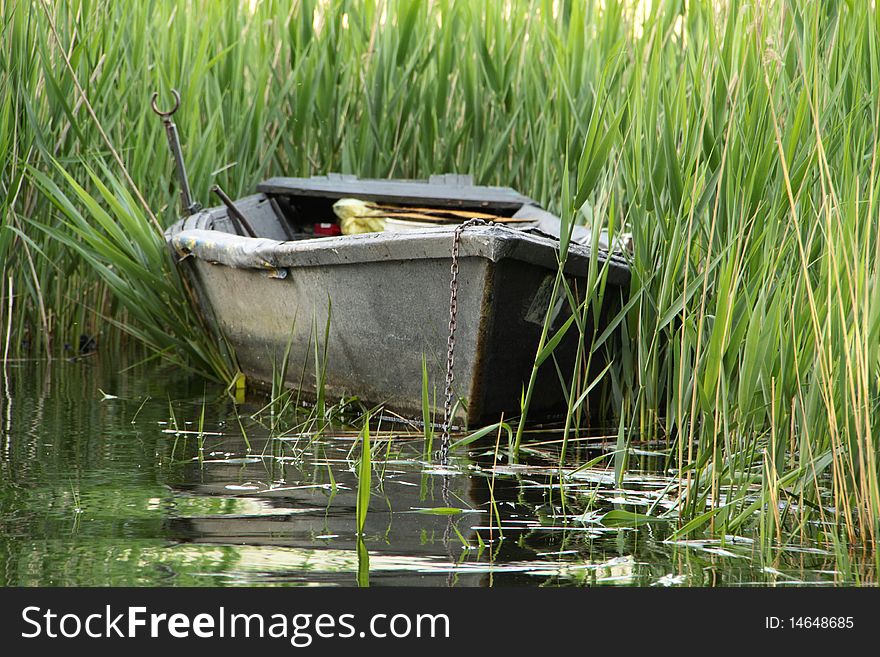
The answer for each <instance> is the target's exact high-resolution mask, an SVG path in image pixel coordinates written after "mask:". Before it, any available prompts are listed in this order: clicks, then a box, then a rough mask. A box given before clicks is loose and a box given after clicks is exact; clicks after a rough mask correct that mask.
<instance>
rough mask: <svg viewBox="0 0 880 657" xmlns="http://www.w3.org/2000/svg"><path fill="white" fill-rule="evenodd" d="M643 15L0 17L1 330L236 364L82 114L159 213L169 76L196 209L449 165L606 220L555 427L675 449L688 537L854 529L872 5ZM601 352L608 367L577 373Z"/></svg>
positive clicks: (868, 224) (876, 242)
mask: <svg viewBox="0 0 880 657" xmlns="http://www.w3.org/2000/svg"><path fill="white" fill-rule="evenodd" d="M644 4H646V3H638V2H622V3H615V2H598V1H595V2H592V1H589V0H588V1H586V2H574V1H572V2H567V1H562V2H552V1H550V0H523V1H522V2H511V3H471V2H456V1H453V0H438V1H437V2H433V3H421V2H405V1H400V2H382V1H379V0H376V1H373V2H370V1H366V0H364V1H357V2H355V1H354V0H351V1H342V0H340V1H338V2H314V1H309V0H267V1H264V2H257V3H254V5H253V9H251V4H250V3H249V2H241V3H239V2H232V3H210V2H202V1H198V0H191V1H190V2H180V3H158V2H157V3H146V4H144V5H143V6H140V7H138V8H137V9H135V10H132V9H131V8H130V7H128V6H125V5H123V4H120V3H109V4H105V5H100V4H96V3H92V2H86V1H85V0H81V1H80V0H69V1H68V2H61V3H52V4H51V8H50V9H48V11H47V9H46V7H49V3H43V2H41V1H37V0H32V1H29V2H27V1H18V2H6V3H3V4H2V5H0V18H2V20H0V34H2V38H0V86H2V88H3V91H4V93H3V94H0V216H2V222H3V223H2V227H0V262H2V265H0V281H2V282H3V285H2V288H0V289H2V290H3V293H2V295H0V301H2V303H0V308H2V313H3V316H2V317H0V319H2V321H0V327H2V328H0V338H2V340H0V344H4V345H5V344H7V343H8V344H9V357H16V356H21V355H24V354H34V353H36V354H42V355H46V356H49V355H57V354H59V353H61V352H62V350H63V345H64V343H65V342H68V343H71V344H72V343H73V342H74V340H75V338H76V337H77V336H78V334H80V333H88V334H92V335H94V334H97V333H100V334H101V336H102V338H103V339H104V341H105V343H106V342H110V343H111V344H112V343H119V342H121V341H122V339H123V338H122V337H121V336H123V335H126V333H125V332H121V331H116V330H111V328H109V326H108V318H113V321H114V322H116V323H117V324H119V325H121V326H124V327H125V328H126V329H127V330H128V333H127V335H134V336H135V337H136V338H137V339H138V341H141V342H145V343H146V344H148V345H149V346H150V347H152V348H153V349H154V350H156V349H158V350H159V351H160V352H162V353H164V354H170V355H172V356H173V357H175V358H177V359H178V361H179V362H190V363H191V364H192V365H194V366H198V367H200V368H201V369H204V370H213V371H215V372H217V371H218V370H219V371H220V372H223V374H222V375H225V374H229V373H230V372H231V371H232V369H233V368H232V367H231V366H230V364H229V363H228V360H227V359H226V357H225V355H224V354H223V352H222V349H221V348H220V347H216V346H214V347H211V346H209V344H208V341H207V340H206V339H205V334H204V332H199V331H196V330H195V329H193V328H191V327H192V326H194V324H193V321H192V317H191V312H190V311H189V309H188V306H187V304H186V297H185V290H183V291H181V289H180V285H181V284H180V283H179V282H178V281H177V280H176V279H175V278H174V277H173V274H171V273H168V272H171V271H173V270H172V269H170V268H168V267H167V263H165V264H163V265H161V267H160V265H159V263H158V255H157V254H158V251H157V250H156V249H158V248H159V247H158V246H157V244H158V242H157V240H158V236H157V235H156V231H153V230H152V229H151V228H150V220H149V212H148V211H147V210H146V209H144V208H143V207H141V206H140V204H139V203H138V202H136V195H135V192H134V190H132V189H129V188H128V187H130V185H127V184H124V183H123V182H121V181H124V179H125V176H124V175H123V172H122V171H120V170H119V166H118V162H116V160H115V158H114V157H113V156H112V153H111V152H109V149H108V147H107V143H106V142H105V140H104V139H103V138H102V136H101V134H100V131H99V129H98V123H99V124H100V126H101V129H102V130H103V131H104V133H105V134H106V135H107V136H108V138H109V141H110V143H112V144H113V146H114V149H115V150H116V151H117V152H118V154H119V155H120V157H121V159H122V160H123V161H124V164H125V167H126V170H127V172H128V174H130V177H131V179H132V180H133V181H135V183H136V185H137V186H138V188H139V190H140V192H141V193H142V194H143V195H144V197H145V199H146V201H147V203H148V206H149V208H150V209H152V212H153V213H154V214H155V215H156V216H157V217H158V218H159V220H160V221H161V223H162V224H163V225H168V224H169V223H171V222H172V221H173V220H174V219H175V218H176V214H177V209H176V204H177V199H176V194H177V190H176V185H175V183H174V179H173V172H172V167H171V163H170V160H169V158H168V157H167V155H166V154H165V144H164V134H163V131H162V126H161V124H160V122H159V121H158V120H157V119H156V117H155V116H153V115H152V113H151V112H150V110H149V107H148V99H149V97H150V94H151V93H152V92H153V90H159V91H160V92H161V93H162V97H163V98H166V99H167V98H168V90H169V89H170V88H172V87H176V88H178V89H180V90H181V91H182V95H183V105H182V108H181V110H180V112H179V113H178V114H177V115H176V116H175V121H176V122H177V124H178V126H179V128H180V130H181V133H182V136H183V142H184V151H185V155H186V159H187V162H188V165H189V169H190V179H191V181H192V182H193V187H194V192H195V195H196V197H197V198H199V199H201V200H203V201H205V200H207V199H208V193H207V190H208V188H209V187H210V185H212V184H214V183H219V184H221V185H222V186H223V187H224V188H225V189H226V190H228V192H229V193H230V194H231V195H233V196H235V195H237V194H239V193H242V192H245V191H248V190H249V189H251V187H252V185H253V183H254V181H256V180H257V179H259V178H261V177H264V176H268V175H270V174H278V173H284V174H287V175H311V174H322V173H326V172H327V171H340V172H345V173H354V174H358V175H361V176H372V177H385V176H392V177H425V176H427V175H428V174H431V173H437V172H445V171H458V172H463V173H472V174H473V175H474V177H475V179H476V181H477V182H478V183H481V184H504V185H511V186H514V187H516V188H518V189H519V190H521V191H522V192H524V193H526V194H528V195H530V196H532V197H534V198H535V199H537V200H538V201H540V202H542V203H543V204H545V205H546V206H547V207H549V208H550V209H551V210H554V211H556V212H558V213H560V214H561V215H562V216H563V217H564V218H565V220H566V221H577V222H586V223H590V224H592V225H594V226H595V227H597V228H598V227H605V228H607V229H609V230H610V232H611V233H612V235H613V234H616V233H619V232H621V231H627V232H631V233H632V254H631V256H630V260H631V269H632V282H631V285H630V289H629V294H628V297H627V298H626V299H624V300H622V301H621V307H622V310H621V312H620V313H618V314H616V315H615V317H614V321H613V323H612V327H611V328H612V329H613V331H610V330H609V331H603V332H602V333H601V334H599V335H596V332H595V331H592V329H590V328H589V327H590V325H591V324H590V322H588V321H586V320H587V319H589V318H590V317H591V313H593V314H594V313H596V312H597V309H598V308H600V307H601V306H602V303H603V301H604V300H606V297H607V293H606V288H605V283H604V274H603V272H602V271H601V268H597V269H596V270H595V271H592V272H590V274H589V276H590V282H589V283H588V289H587V290H586V291H583V290H581V291H575V290H573V289H572V288H570V287H569V283H568V282H567V281H566V279H565V278H564V277H560V279H559V286H558V288H557V295H559V298H562V296H564V297H565V298H566V300H567V303H568V306H569V309H570V310H571V313H572V317H573V319H572V321H571V323H570V324H569V325H568V327H567V329H566V330H567V331H578V332H579V334H580V335H582V336H583V337H584V338H585V343H584V346H583V348H582V350H581V354H580V357H581V359H582V362H581V363H580V364H579V366H578V368H577V375H576V376H575V377H574V378H573V380H570V381H566V382H563V384H564V386H565V389H566V394H567V395H568V398H569V404H570V410H571V411H572V413H570V416H571V418H572V419H571V420H570V421H569V423H568V425H567V427H566V435H569V434H575V433H576V432H578V431H579V430H580V429H581V428H582V427H583V426H584V425H585V424H586V423H587V422H588V419H589V417H590V416H591V415H593V414H594V413H595V412H596V411H603V412H605V413H606V414H612V415H616V416H618V417H619V423H617V422H616V423H615V424H616V425H619V426H620V427H621V428H622V429H621V430H620V431H619V432H618V435H619V436H620V440H619V447H621V448H625V447H626V446H627V445H628V444H629V443H630V442H631V441H632V440H639V439H651V440H655V439H656V440H660V441H665V442H666V443H668V446H669V448H670V449H671V455H672V456H671V457H670V463H669V465H670V466H671V467H676V468H679V469H680V473H681V476H682V478H683V480H684V482H685V486H683V487H682V494H681V498H680V503H679V506H678V508H677V509H676V511H675V513H677V514H678V515H679V516H680V518H681V524H680V528H681V530H687V531H692V530H693V531H696V530H703V529H708V530H711V531H715V532H736V531H737V530H738V529H739V528H741V527H743V526H744V525H746V524H752V523H755V522H756V521H757V522H760V523H764V524H765V525H766V527H767V529H766V533H767V535H768V536H770V537H773V538H774V539H775V540H779V539H780V538H782V539H784V538H785V534H786V533H791V534H793V533H797V532H798V531H800V529H801V528H803V527H804V526H806V525H808V524H811V523H815V522H829V523H831V526H832V527H837V528H839V529H840V530H841V531H843V533H844V534H845V536H846V538H847V540H850V541H854V542H860V541H865V542H867V541H871V540H873V539H874V538H875V535H876V531H877V518H878V515H880V485H878V477H877V475H878V471H877V457H876V450H877V446H876V445H875V439H874V429H875V427H876V426H877V417H876V416H877V401H878V375H880V340H878V337H880V285H878V267H880V239H878V225H877V223H878V222H877V219H876V217H877V201H876V197H877V193H878V183H880V177H878V175H877V167H876V162H877V135H878V124H880V102H878V96H877V93H876V89H877V88H878V82H880V80H878V78H880V13H878V11H877V10H875V9H871V8H870V6H869V5H868V3H835V2H820V1H818V0H813V1H809V0H807V1H805V2H799V3H791V2H783V1H780V2H775V3H745V2H740V1H736V0H731V1H729V2H721V3H716V2H711V3H710V2H689V3H684V2H682V1H675V0H670V1H668V2H656V3H652V6H651V8H650V9H645V8H644V6H643V5H644ZM50 15H51V17H52V19H53V20H52V22H53V24H54V25H55V27H56V29H57V34H58V40H56V39H55V37H54V34H53V32H52V31H51V29H50V24H49V20H48V16H50ZM65 54H66V55H67V56H68V57H69V60H70V64H71V66H72V68H73V69H74V71H75V74H76V78H77V80H78V82H79V84H80V85H81V87H82V89H83V91H84V93H85V95H86V97H87V98H88V101H89V102H90V104H91V106H92V107H93V109H94V112H95V117H97V119H98V123H96V122H95V121H94V119H93V117H92V116H91V115H90V113H89V112H88V111H87V106H86V104H85V102H84V100H83V98H82V95H81V94H79V92H78V90H77V89H76V85H75V83H74V81H73V79H72V76H71V74H70V71H68V70H67V67H66V63H65V60H64V55H65ZM55 162H57V163H58V166H56V165H55V164H54V163H55ZM566 181H567V182H566ZM105 190H106V191H108V192H109V194H106V193H105ZM68 202H69V203H68ZM104 214H109V215H110V218H111V219H112V222H113V223H115V225H116V226H122V227H123V228H121V232H120V230H117V228H114V226H113V225H112V224H111V223H105V222H104V221H103V218H104ZM151 231H152V232H151ZM563 251H564V249H563ZM111 256H112V257H111ZM147 270H148V271H147ZM141 276H145V277H148V278H144V279H143V280H144V281H146V280H154V281H157V284H158V285H159V287H157V288H156V289H157V290H159V293H158V296H157V294H154V293H153V291H152V289H147V288H148V285H147V284H146V283H144V282H142V281H140V280H139V279H140V277H141ZM149 277H153V278H152V279H150V278H149ZM10 292H11V294H10ZM126 295H128V298H129V302H128V303H126ZM163 295H164V296H163ZM141 299H148V300H150V301H149V303H141V302H134V301H136V300H141ZM161 299H164V300H165V301H164V306H167V307H164V306H163V307H160V304H159V301H160V300H161ZM545 334H546V335H545V339H544V343H543V344H542V345H541V347H540V349H538V350H536V354H537V355H538V357H539V359H541V360H542V362H543V363H544V364H545V365H546V364H550V363H552V360H553V359H552V348H551V349H549V350H548V351H545V348H546V347H547V346H548V344H550V343H552V340H553V338H554V335H553V334H552V332H551V331H550V330H549V328H548V330H547V331H545ZM600 352H605V353H608V354H610V355H611V358H612V361H611V365H610V367H609V368H608V369H607V371H605V372H603V373H602V376H601V377H600V378H601V381H596V377H595V376H594V374H591V368H590V367H589V363H590V359H591V358H593V357H594V356H597V355H599V354H600ZM600 383H601V384H607V385H606V386H605V388H606V390H605V391H604V392H603V394H602V397H601V399H600V403H599V406H600V408H595V405H594V406H591V407H590V408H589V409H587V408H586V407H585V404H587V403H588V402H587V401H585V398H583V395H584V392H585V391H586V390H587V389H588V388H589V387H590V386H594V385H595V386H598V385H599V384H600ZM524 384H525V393H527V390H528V382H524ZM525 393H524V394H525ZM526 396H527V394H526ZM527 407H528V404H527V403H524V405H523V414H525V411H526V410H527ZM587 410H589V412H587ZM524 426H525V425H524V423H521V424H520V425H519V426H518V427H517V430H516V431H517V438H516V439H514V440H513V442H514V443H515V444H518V443H520V442H521V440H522V437H523V433H522V432H523V429H522V428H521V427H524ZM621 458H622V459H623V460H622V461H621V463H623V462H625V458H624V457H621ZM762 526H764V525H762Z"/></svg>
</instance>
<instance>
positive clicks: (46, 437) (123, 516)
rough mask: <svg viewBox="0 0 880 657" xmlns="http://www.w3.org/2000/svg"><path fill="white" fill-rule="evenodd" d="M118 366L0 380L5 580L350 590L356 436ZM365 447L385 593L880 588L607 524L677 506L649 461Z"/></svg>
mask: <svg viewBox="0 0 880 657" xmlns="http://www.w3.org/2000/svg"><path fill="white" fill-rule="evenodd" d="M123 365H124V364H123V363H122V362H121V361H116V360H113V359H111V358H108V357H106V356H104V355H102V356H101V357H100V358H99V357H94V358H85V359H82V360H79V361H56V362H54V363H53V364H52V365H51V367H47V366H46V364H45V363H35V362H26V361H25V362H14V363H8V364H7V367H6V369H5V372H0V385H2V390H0V584H2V585H5V586H218V585H221V586H225V585H228V586H236V585H247V586H257V585H300V586H302V585H345V586H353V585H356V583H357V573H358V550H357V549H356V527H355V522H356V520H355V507H356V493H357V478H356V476H355V472H356V458H357V455H358V453H359V449H360V448H359V444H357V441H358V435H357V432H356V431H353V430H345V428H336V429H327V430H326V431H324V432H323V433H322V434H321V435H319V436H318V437H315V435H314V434H313V433H312V432H309V431H303V430H302V427H299V428H297V427H296V426H295V425H288V426H282V425H281V424H280V423H279V421H278V418H276V417H274V416H273V415H272V414H271V413H270V412H269V411H268V410H267V409H262V410H261V407H262V406H263V404H264V403H265V402H264V401H263V402H260V401H254V402H250V403H246V404H243V405H241V406H236V405H235V404H234V403H232V401H231V400H230V399H229V398H228V397H226V396H225V395H224V391H223V389H222V388H221V387H219V386H216V385H214V384H210V383H205V382H204V381H202V380H200V379H198V378H194V377H188V376H186V375H185V374H181V373H180V372H177V371H169V370H168V369H167V368H162V367H160V366H158V365H155V364H152V365H151V364H141V365H137V366H134V367H130V368H128V369H124V367H123ZM373 441H374V445H373V455H374V462H375V463H374V469H373V474H372V494H371V501H370V507H369V515H368V517H367V521H366V527H365V534H366V536H365V542H364V544H365V546H366V549H367V551H368V553H369V583H370V584H371V585H373V586H389V585H391V586H393V585H431V586H509V585H524V586H547V585H549V586H584V585H617V586H634V585H635V586H745V585H765V586H766V585H777V586H778V585H800V586H803V585H834V584H838V585H839V584H852V583H859V584H865V583H872V582H873V581H875V575H874V573H873V570H872V568H871V567H870V563H869V562H870V559H868V558H864V559H861V560H860V558H859V556H858V555H859V553H858V552H857V551H846V550H844V551H843V553H841V551H840V550H837V551H836V552H835V551H832V550H831V549H830V548H828V547H827V546H824V545H818V544H816V545H813V544H809V543H808V544H798V545H782V546H778V545H776V546H768V545H767V544H766V542H762V541H759V540H757V537H756V536H736V537H726V538H725V539H715V540H709V539H706V540H699V539H691V540H677V541H670V540H668V539H669V535H670V529H669V528H667V527H665V525H663V524H648V525H645V526H641V527H637V528H628V527H613V526H612V527H608V526H605V524H603V523H601V522H599V521H598V519H599V518H601V516H602V515H603V514H604V513H605V512H607V511H608V510H610V509H615V508H616V509H633V510H637V511H642V512H644V510H645V508H646V507H648V506H653V505H657V504H661V505H662V504H664V503H665V502H664V499H663V495H664V492H665V491H668V489H669V481H670V480H669V478H668V476H667V473H663V472H662V470H659V468H660V467H661V466H656V467H654V468H653V471H652V468H651V465H652V463H655V464H659V463H662V459H661V458H658V457H657V456H656V454H654V453H652V452H650V451H649V450H644V451H643V453H642V454H641V457H640V458H634V459H633V460H634V461H635V462H637V463H638V464H639V465H641V466H642V468H641V470H640V471H639V472H635V471H634V472H632V473H631V474H628V475H627V476H626V477H625V478H624V481H623V484H622V485H617V483H616V482H615V479H614V477H613V475H612V474H610V473H607V472H605V470H603V469H599V468H585V469H583V470H581V471H579V472H576V473H575V474H573V475H572V476H571V477H569V479H568V481H567V482H566V487H565V495H562V494H561V491H560V488H559V486H558V467H557V466H556V465H555V464H556V462H557V460H558V456H559V446H558V440H557V437H556V436H554V435H553V434H548V435H547V436H545V437H543V438H541V439H537V438H535V439H533V440H532V441H531V445H532V449H531V450H530V452H529V454H528V455H527V459H526V461H525V463H524V464H519V465H510V464H507V463H506V462H504V461H503V459H498V458H496V454H495V449H494V446H495V445H494V436H490V437H488V438H487V439H486V442H484V443H475V444H473V445H470V446H469V447H468V448H467V449H469V450H470V451H465V450H463V449H460V450H458V451H456V452H455V453H454V454H453V458H452V463H451V464H450V467H449V468H448V469H446V470H445V471H443V470H438V469H437V468H436V467H433V466H432V465H431V463H430V461H431V459H430V452H426V450H425V445H424V440H423V438H422V436H421V434H419V433H418V432H416V431H413V430H412V429H407V428H406V427H403V426H400V425H391V424H388V423H387V422H386V423H384V424H380V425H379V426H377V427H375V431H374V435H373ZM588 444H589V449H587V448H586V447H583V448H578V447H577V446H575V447H569V451H568V457H567V459H566V463H567V465H568V466H576V465H577V463H578V461H581V462H585V461H586V460H587V459H589V458H594V457H595V455H596V454H597V453H600V451H601V449H602V445H601V441H599V442H597V441H596V440H593V441H589V443H588ZM434 447H435V448H436V445H435V446H434ZM597 450H600V451H599V452H597ZM634 456H638V454H636V455H634ZM490 500H494V503H491V502H490ZM450 508H453V509H455V512H454V513H452V512H450V511H449V509H450Z"/></svg>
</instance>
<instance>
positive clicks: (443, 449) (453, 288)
mask: <svg viewBox="0 0 880 657" xmlns="http://www.w3.org/2000/svg"><path fill="white" fill-rule="evenodd" d="M491 225H492V222H491V221H485V220H483V219H469V220H468V221H466V222H464V223H463V224H460V225H459V226H458V227H457V228H456V229H455V234H454V235H453V237H452V267H451V268H450V269H451V273H452V278H451V280H450V281H449V338H448V339H447V341H446V347H447V349H446V390H445V397H444V405H443V434H442V439H441V441H440V465H446V463H447V462H448V460H449V423H450V422H451V421H452V397H453V394H452V382H453V377H454V374H453V372H452V368H453V366H454V365H455V320H456V315H457V314H458V250H459V246H460V244H461V234H462V232H463V231H464V229H465V228H470V227H471V226H491Z"/></svg>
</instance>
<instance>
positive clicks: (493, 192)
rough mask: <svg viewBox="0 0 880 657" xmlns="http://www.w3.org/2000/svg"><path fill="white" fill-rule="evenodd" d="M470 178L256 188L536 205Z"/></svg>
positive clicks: (473, 204)
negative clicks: (475, 183) (484, 185)
mask: <svg viewBox="0 0 880 657" xmlns="http://www.w3.org/2000/svg"><path fill="white" fill-rule="evenodd" d="M469 178H470V177H469V176H457V175H446V176H443V178H442V179H441V178H440V177H436V178H434V179H432V181H431V182H425V181H422V180H413V181H408V180H361V179H358V178H355V177H353V176H342V175H339V174H331V175H330V176H314V177H312V178H269V179H268V180H265V181H263V182H261V183H260V184H258V185H257V191H259V192H263V193H264V194H278V195H285V196H312V197H325V198H359V199H362V200H365V201H380V202H385V203H399V204H413V203H418V204H422V205H434V206H441V207H461V208H491V209H495V210H517V209H519V208H520V207H522V206H523V205H532V204H534V203H535V202H534V201H533V200H532V199H530V198H528V197H527V196H523V195H522V194H520V193H519V192H517V191H516V190H514V189H511V188H510V187H481V186H477V185H473V184H469V183H470V180H469Z"/></svg>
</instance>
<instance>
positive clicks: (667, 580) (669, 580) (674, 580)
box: [651, 573, 685, 586]
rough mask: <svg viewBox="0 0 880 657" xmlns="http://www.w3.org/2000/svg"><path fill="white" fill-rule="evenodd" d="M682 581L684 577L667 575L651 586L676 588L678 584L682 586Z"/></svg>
mask: <svg viewBox="0 0 880 657" xmlns="http://www.w3.org/2000/svg"><path fill="white" fill-rule="evenodd" d="M684 580H685V576H684V575H673V574H672V573H669V574H668V575H664V576H663V577H661V578H660V579H658V580H657V581H656V582H654V583H653V584H652V585H651V586H678V585H679V584H682V583H683V582H684Z"/></svg>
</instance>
